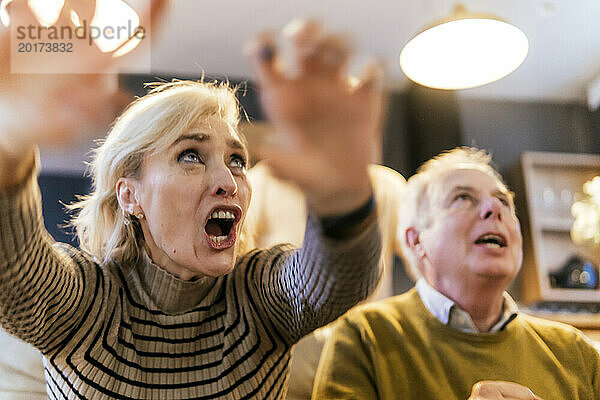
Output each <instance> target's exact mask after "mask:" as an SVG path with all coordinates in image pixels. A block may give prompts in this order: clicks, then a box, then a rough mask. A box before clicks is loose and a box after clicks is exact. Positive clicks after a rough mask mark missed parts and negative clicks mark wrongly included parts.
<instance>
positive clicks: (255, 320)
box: [0, 177, 380, 400]
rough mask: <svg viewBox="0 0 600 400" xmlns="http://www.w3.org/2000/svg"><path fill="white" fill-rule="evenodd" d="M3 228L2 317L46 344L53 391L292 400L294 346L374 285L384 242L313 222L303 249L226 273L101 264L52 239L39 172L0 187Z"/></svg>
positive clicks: (250, 260) (267, 255)
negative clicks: (187, 277)
mask: <svg viewBox="0 0 600 400" xmlns="http://www.w3.org/2000/svg"><path fill="white" fill-rule="evenodd" d="M373 221H374V219H373ZM282 223H283V222H282ZM0 235H1V236H0V323H1V324H2V326H3V327H4V328H6V329H7V330H8V331H9V332H11V333H13V334H15V335H17V336H18V337H20V338H22V339H23V340H25V341H27V342H29V343H31V344H32V345H34V346H36V347H37V348H39V349H40V350H41V352H42V354H43V355H44V366H45V369H46V379H47V383H48V386H47V390H48V396H49V397H50V398H51V399H107V398H119V399H160V400H163V399H165V400H166V399H245V398H253V399H279V398H283V397H285V393H286V387H287V375H288V364H289V358H290V349H291V347H292V346H293V344H294V343H295V342H296V341H298V340H299V339H300V338H301V337H302V336H303V335H305V334H307V333H308V332H310V331H312V330H313V329H315V328H317V327H319V326H321V325H324V324H326V323H328V322H329V321H331V320H333V319H335V318H336V317H337V316H339V315H340V314H341V313H343V312H344V311H346V310H347V309H348V308H349V307H351V306H352V305H353V304H355V303H357V302H358V301H360V300H361V299H363V298H364V297H366V296H367V294H368V293H369V291H371V290H372V289H373V287H374V285H375V284H376V281H377V276H378V269H377V261H378V259H379V250H380V240H379V235H378V233H377V227H376V223H374V222H373V223H371V224H370V225H369V226H368V227H366V228H365V230H364V231H363V232H362V233H360V234H358V235H357V236H354V237H353V238H350V239H345V240H333V239H330V238H328V237H325V236H324V235H323V234H322V230H321V227H320V224H319V223H318V222H317V221H314V220H311V221H310V222H309V223H308V225H307V230H306V237H305V241H304V247H303V248H302V249H301V250H293V249H291V248H290V247H286V246H279V247H275V248H273V249H271V250H268V251H267V250H262V251H255V252H252V253H250V254H248V255H246V256H244V257H242V258H240V259H239V260H238V262H237V264H236V268H235V270H234V271H233V272H232V273H230V274H228V275H226V276H222V277H219V278H211V277H204V278H201V279H198V280H196V281H193V282H188V281H181V280H179V279H177V278H175V277H174V276H172V275H169V274H168V273H166V272H164V271H163V270H161V269H160V268H158V267H157V266H156V265H154V264H152V262H150V261H149V260H148V259H147V258H146V259H144V260H142V261H141V262H140V263H139V264H138V265H117V264H116V263H114V264H109V265H98V264H97V263H95V262H94V260H93V259H92V258H91V257H90V256H89V255H87V254H84V253H82V252H80V251H78V250H76V249H74V248H72V247H70V246H67V245H59V244H54V242H53V240H52V238H51V237H50V236H49V235H48V233H47V232H46V231H45V229H44V227H43V223H42V217H41V202H40V195H39V190H38V187H37V183H36V180H35V178H33V177H32V178H31V179H30V180H29V181H28V182H27V183H25V184H23V185H22V187H20V188H17V189H15V190H13V191H11V192H7V193H0ZM0 351H2V349H0Z"/></svg>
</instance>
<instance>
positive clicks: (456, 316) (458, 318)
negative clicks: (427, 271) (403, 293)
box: [415, 278, 518, 333]
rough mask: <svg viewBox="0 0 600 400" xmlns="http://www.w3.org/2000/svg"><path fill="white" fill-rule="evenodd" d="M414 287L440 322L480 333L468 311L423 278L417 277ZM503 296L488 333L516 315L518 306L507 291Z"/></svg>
mask: <svg viewBox="0 0 600 400" xmlns="http://www.w3.org/2000/svg"><path fill="white" fill-rule="evenodd" d="M415 288H416V290H417V293H419V296H420V297H421V301H422V302H423V304H424V305H425V307H426V308H427V310H429V312H430V313H432V314H433V315H434V316H435V317H436V318H437V319H438V320H439V321H440V322H441V323H443V324H444V325H448V326H450V327H452V328H454V329H457V330H459V331H462V332H469V333H480V332H479V330H478V329H477V327H476V326H475V324H474V323H473V320H472V319H471V316H470V315H469V313H467V312H466V311H465V310H463V309H461V308H460V307H459V306H458V304H456V303H455V302H454V301H453V300H451V299H449V298H448V297H446V296H444V295H443V294H442V293H440V292H438V291H437V290H435V289H434V288H433V287H432V286H431V285H430V284H429V283H428V282H427V281H426V280H425V278H419V280H418V281H417V284H416V285H415ZM503 296H504V304H503V307H502V316H501V317H500V319H499V320H498V322H496V324H494V326H492V328H491V329H490V331H489V333H494V332H499V331H501V330H503V329H504V328H505V327H506V326H507V325H508V324H509V323H510V322H511V321H512V320H513V319H515V317H516V316H517V312H518V307H517V304H516V303H515V301H514V300H513V299H512V297H510V295H509V294H508V293H507V292H504V293H503Z"/></svg>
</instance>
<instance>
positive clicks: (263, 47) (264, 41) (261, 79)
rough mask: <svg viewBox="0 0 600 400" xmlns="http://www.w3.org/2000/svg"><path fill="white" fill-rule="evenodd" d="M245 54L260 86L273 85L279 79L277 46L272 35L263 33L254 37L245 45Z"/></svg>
mask: <svg viewBox="0 0 600 400" xmlns="http://www.w3.org/2000/svg"><path fill="white" fill-rule="evenodd" d="M245 53H246V56H247V57H248V59H249V60H250V63H251V64H252V66H253V68H254V71H255V75H256V79H257V81H258V84H259V85H260V86H264V85H268V84H274V83H275V82H276V81H277V80H279V79H280V71H279V68H278V66H277V63H278V53H277V44H276V38H275V35H274V34H273V33H270V32H263V33H261V34H259V35H257V36H256V37H254V38H253V39H252V40H251V41H250V42H249V43H248V45H246V48H245Z"/></svg>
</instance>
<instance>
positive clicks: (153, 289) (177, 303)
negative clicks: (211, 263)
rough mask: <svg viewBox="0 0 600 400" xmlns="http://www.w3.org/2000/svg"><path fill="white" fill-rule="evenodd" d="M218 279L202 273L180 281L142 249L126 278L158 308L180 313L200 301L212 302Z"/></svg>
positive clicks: (195, 305) (216, 292) (215, 293)
mask: <svg viewBox="0 0 600 400" xmlns="http://www.w3.org/2000/svg"><path fill="white" fill-rule="evenodd" d="M219 279H220V278H213V277H209V276H204V277H200V278H197V279H194V280H191V281H184V280H182V279H179V278H177V277H176V276H174V275H171V274H170V273H168V272H167V271H165V270H164V269H162V268H161V267H159V266H158V265H156V264H154V262H152V260H151V259H150V257H149V256H148V254H147V253H146V252H145V251H144V252H143V254H142V257H141V260H140V262H138V263H137V265H136V267H135V270H134V271H132V273H131V274H130V275H129V279H128V281H133V282H131V283H133V284H134V285H136V286H137V285H139V286H141V290H142V292H143V293H144V294H146V295H147V296H148V298H149V300H150V302H151V303H153V304H154V305H155V306H156V307H157V308H158V309H160V310H161V311H164V312H166V313H168V314H180V313H184V312H186V311H190V310H192V309H194V308H195V307H197V306H198V305H200V303H205V304H212V303H213V302H214V300H215V298H216V296H217V295H218V292H219V290H218V286H219V285H218V281H219Z"/></svg>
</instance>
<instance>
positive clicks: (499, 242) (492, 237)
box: [475, 233, 506, 249]
mask: <svg viewBox="0 0 600 400" xmlns="http://www.w3.org/2000/svg"><path fill="white" fill-rule="evenodd" d="M475 244H482V245H484V246H486V247H487V248H490V249H500V248H502V247H506V239H505V238H504V236H502V235H499V234H496V233H486V234H485V235H482V236H480V237H479V239H477V240H476V241H475Z"/></svg>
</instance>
